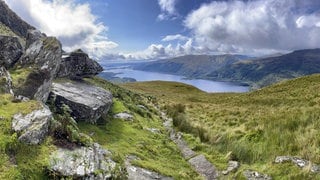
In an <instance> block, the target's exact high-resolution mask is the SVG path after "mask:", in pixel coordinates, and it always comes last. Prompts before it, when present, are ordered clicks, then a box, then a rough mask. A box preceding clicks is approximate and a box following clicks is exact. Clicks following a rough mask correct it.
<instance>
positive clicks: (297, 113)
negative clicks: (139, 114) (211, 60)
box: [123, 75, 320, 179]
mask: <svg viewBox="0 0 320 180" xmlns="http://www.w3.org/2000/svg"><path fill="white" fill-rule="evenodd" d="M123 86H124V87H126V88H128V89H131V90H135V91H136V92H140V93H143V94H146V95H150V96H154V97H157V98H158V100H159V101H161V104H162V106H163V107H164V108H165V109H167V112H168V113H169V114H172V115H173V118H174V124H175V125H176V127H177V128H178V129H180V130H181V131H184V132H186V135H184V137H185V138H186V139H187V140H188V141H189V143H190V144H191V145H192V146H193V147H194V149H195V150H197V151H200V152H205V153H207V155H208V156H209V157H211V161H212V162H213V163H221V159H218V158H217V157H219V156H217V154H220V155H222V156H225V157H227V158H228V159H229V160H238V161H240V162H241V163H242V169H241V170H240V171H239V172H241V171H244V170H245V169H255V170H259V171H260V172H264V173H267V174H270V175H272V176H273V177H274V178H275V179H277V178H284V179H286V178H288V179H290V178H291V179H301V178H302V179H315V178H320V177H319V175H316V174H313V173H310V172H309V170H308V169H305V170H299V168H298V167H295V166H293V165H291V164H281V165H279V164H273V162H274V159H275V157H276V156H281V155H291V156H298V157H301V158H304V159H307V160H310V161H312V162H314V163H316V164H319V163H320V159H319V157H320V156H319V149H318V147H319V146H320V133H319V131H317V129H319V128H320V123H319V122H320V121H319V120H320V111H319V109H320V96H319V93H318V89H319V88H320V75H312V76H307V77H302V78H299V79H294V80H290V81H286V82H283V83H279V84H276V85H273V86H270V87H266V88H264V89H261V90H258V91H254V92H251V93H246V94H235V93H234V94H208V93H204V92H201V91H199V90H197V89H195V88H192V87H191V86H187V85H183V84H180V83H173V82H146V83H128V84H125V85H123ZM155 89H156V90H155ZM181 107H184V108H185V112H183V111H181V109H183V108H181ZM181 112H183V113H181ZM195 137H196V138H195ZM203 143H204V144H203ZM220 157H221V156H220ZM240 176H241V175H240V173H236V174H234V175H232V177H240Z"/></svg>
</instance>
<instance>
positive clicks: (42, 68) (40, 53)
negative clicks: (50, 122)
mask: <svg viewBox="0 0 320 180" xmlns="http://www.w3.org/2000/svg"><path fill="white" fill-rule="evenodd" d="M30 33H38V32H37V31H31V32H30ZM36 36H37V35H30V36H29V37H36ZM38 38H39V39H38V40H36V41H34V42H33V43H32V44H30V46H29V47H28V48H27V50H26V52H25V54H24V55H23V56H22V57H21V58H20V60H19V66H21V67H22V68H25V69H27V70H28V71H30V73H29V74H28V76H27V77H26V78H25V80H24V83H22V84H21V85H18V87H15V94H17V95H22V96H25V97H28V98H30V99H36V100H39V101H42V102H46V101H47V99H48V96H49V92H50V87H51V84H52V80H53V78H54V77H55V76H56V73H57V69H58V67H59V65H60V63H61V53H62V49H61V44H60V42H59V41H58V40H57V39H56V38H54V37H44V36H39V37H38ZM27 41H28V40H27ZM30 41H33V40H30Z"/></svg>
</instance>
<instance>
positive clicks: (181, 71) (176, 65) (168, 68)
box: [134, 54, 248, 78]
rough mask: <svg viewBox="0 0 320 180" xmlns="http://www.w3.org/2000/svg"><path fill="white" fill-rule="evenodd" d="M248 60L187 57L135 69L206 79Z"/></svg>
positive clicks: (156, 62)
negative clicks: (220, 70)
mask: <svg viewBox="0 0 320 180" xmlns="http://www.w3.org/2000/svg"><path fill="white" fill-rule="evenodd" d="M243 59H248V57H247V56H242V55H230V54H226V55H186V56H181V57H176V58H172V59H163V60H158V61H153V62H148V63H144V64H140V65H138V66H136V67H134V69H137V70H143V71H155V72H162V73H168V74H176V75H183V76H186V77H188V78H204V77H206V75H207V74H208V73H210V72H212V71H215V70H218V69H220V68H223V67H226V66H229V65H231V64H233V63H235V62H238V61H241V60H243Z"/></svg>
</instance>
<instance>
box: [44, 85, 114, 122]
mask: <svg viewBox="0 0 320 180" xmlns="http://www.w3.org/2000/svg"><path fill="white" fill-rule="evenodd" d="M49 101H51V102H54V104H55V106H56V107H61V106H62V104H66V105H68V106H69V107H70V109H71V110H72V112H71V115H72V116H73V117H74V118H75V120H76V121H85V122H90V123H96V122H97V120H98V119H99V118H100V117H102V116H104V115H106V114H107V113H108V111H109V109H110V107H111V105H112V94H111V93H110V92H109V91H106V90H104V89H102V88H99V87H96V86H92V85H89V84H87V83H82V82H74V81H70V82H62V83H53V84H52V91H51V95H50V98H49Z"/></svg>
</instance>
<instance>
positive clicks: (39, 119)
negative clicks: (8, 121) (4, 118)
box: [12, 105, 52, 144]
mask: <svg viewBox="0 0 320 180" xmlns="http://www.w3.org/2000/svg"><path fill="white" fill-rule="evenodd" d="M41 106H42V107H41V109H38V110H35V111H32V112H31V113H29V114H27V115H22V114H21V113H19V114H16V115H14V117H13V120H12V129H13V130H14V131H15V132H17V134H18V136H19V137H18V139H19V140H20V141H21V142H24V143H27V144H40V143H41V142H42V141H43V140H44V138H45V137H46V135H47V134H48V127H49V123H50V121H51V119H52V113H51V111H50V110H49V108H48V107H46V106H45V105H41Z"/></svg>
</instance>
